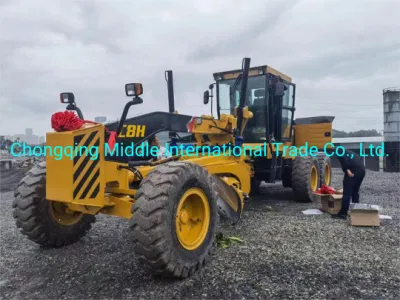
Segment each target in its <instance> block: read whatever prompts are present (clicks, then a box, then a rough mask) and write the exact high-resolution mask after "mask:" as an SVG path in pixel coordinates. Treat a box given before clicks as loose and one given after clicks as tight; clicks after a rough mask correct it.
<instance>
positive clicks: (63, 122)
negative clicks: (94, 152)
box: [51, 110, 117, 150]
mask: <svg viewBox="0 0 400 300" xmlns="http://www.w3.org/2000/svg"><path fill="white" fill-rule="evenodd" d="M85 123H91V124H99V123H96V122H93V121H88V120H81V119H80V118H79V117H78V116H77V115H76V114H75V113H74V112H72V111H69V110H66V111H64V112H56V113H54V114H53V115H52V116H51V128H53V129H54V130H55V131H57V132H62V131H72V130H78V129H80V128H81V127H82V126H83V124H85ZM106 131H108V129H107V128H106ZM116 140H117V132H115V131H111V132H110V137H109V139H108V141H107V144H108V145H109V146H110V149H111V150H112V149H114V146H115V143H116Z"/></svg>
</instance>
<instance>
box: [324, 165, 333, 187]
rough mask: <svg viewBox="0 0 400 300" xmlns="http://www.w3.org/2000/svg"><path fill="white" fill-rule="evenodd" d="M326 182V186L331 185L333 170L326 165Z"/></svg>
mask: <svg viewBox="0 0 400 300" xmlns="http://www.w3.org/2000/svg"><path fill="white" fill-rule="evenodd" d="M324 180H325V184H326V185H330V184H331V168H330V167H329V165H328V164H326V165H325V171H324Z"/></svg>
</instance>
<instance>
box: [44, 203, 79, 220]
mask: <svg viewBox="0 0 400 300" xmlns="http://www.w3.org/2000/svg"><path fill="white" fill-rule="evenodd" d="M50 214H51V217H52V218H53V220H54V221H56V222H57V223H58V224H60V225H74V224H76V223H78V222H79V221H80V220H81V219H82V216H83V213H80V212H76V211H72V210H70V209H69V208H68V206H67V205H66V204H64V203H62V202H55V201H50Z"/></svg>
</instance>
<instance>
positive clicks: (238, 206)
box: [212, 175, 242, 223]
mask: <svg viewBox="0 0 400 300" xmlns="http://www.w3.org/2000/svg"><path fill="white" fill-rule="evenodd" d="M212 177H213V179H214V182H215V188H216V190H217V193H218V199H217V206H218V212H219V213H220V215H222V216H224V217H226V218H228V219H230V220H232V221H233V222H234V223H236V222H237V221H239V219H240V217H241V215H242V203H241V200H240V197H239V195H238V194H237V192H236V191H235V189H234V188H233V187H232V186H230V185H228V184H227V183H226V182H224V181H223V180H222V179H221V178H219V177H218V176H217V175H212Z"/></svg>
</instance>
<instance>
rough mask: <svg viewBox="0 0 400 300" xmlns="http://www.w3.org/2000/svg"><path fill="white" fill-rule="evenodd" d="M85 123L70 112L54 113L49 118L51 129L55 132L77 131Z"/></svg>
mask: <svg viewBox="0 0 400 300" xmlns="http://www.w3.org/2000/svg"><path fill="white" fill-rule="evenodd" d="M84 123H85V122H84V121H83V120H81V119H79V118H78V116H77V115H75V114H74V113H73V112H72V111H68V110H66V111H64V112H56V113H54V114H53V115H52V116H51V128H53V129H54V130H55V131H57V132H61V131H71V130H77V129H79V128H81V127H82V125H83V124H84Z"/></svg>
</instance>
